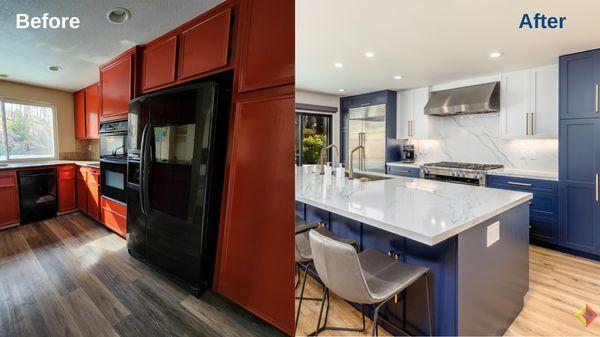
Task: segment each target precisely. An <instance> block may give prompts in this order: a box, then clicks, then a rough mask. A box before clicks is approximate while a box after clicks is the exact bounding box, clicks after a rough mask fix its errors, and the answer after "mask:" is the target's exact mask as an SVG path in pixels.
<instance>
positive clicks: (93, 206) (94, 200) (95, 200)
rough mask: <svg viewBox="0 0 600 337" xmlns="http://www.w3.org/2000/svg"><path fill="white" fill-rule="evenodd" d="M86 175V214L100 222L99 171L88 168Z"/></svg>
mask: <svg viewBox="0 0 600 337" xmlns="http://www.w3.org/2000/svg"><path fill="white" fill-rule="evenodd" d="M87 173H88V175H87V190H88V194H87V214H88V215H89V216H91V217H92V218H94V219H96V220H100V171H99V170H98V169H94V168H88V172H87Z"/></svg>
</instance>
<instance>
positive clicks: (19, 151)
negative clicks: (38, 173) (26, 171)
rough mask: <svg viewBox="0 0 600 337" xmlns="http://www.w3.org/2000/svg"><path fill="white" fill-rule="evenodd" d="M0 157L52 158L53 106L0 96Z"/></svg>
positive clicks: (53, 154)
mask: <svg viewBox="0 0 600 337" xmlns="http://www.w3.org/2000/svg"><path fill="white" fill-rule="evenodd" d="M0 115H1V117H2V123H1V125H0V160H15V159H17V160H18V159H35V158H54V156H55V153H54V150H55V149H54V109H53V108H51V107H48V106H42V105H34V104H32V103H24V102H15V101H2V100H0Z"/></svg>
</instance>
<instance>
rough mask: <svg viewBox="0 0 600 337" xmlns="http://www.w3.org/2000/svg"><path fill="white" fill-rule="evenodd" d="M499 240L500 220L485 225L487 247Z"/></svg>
mask: <svg viewBox="0 0 600 337" xmlns="http://www.w3.org/2000/svg"><path fill="white" fill-rule="evenodd" d="M498 240H500V221H496V222H494V223H493V224H491V225H489V226H488V227H487V247H489V246H491V245H493V244H494V243H496V242H497V241H498Z"/></svg>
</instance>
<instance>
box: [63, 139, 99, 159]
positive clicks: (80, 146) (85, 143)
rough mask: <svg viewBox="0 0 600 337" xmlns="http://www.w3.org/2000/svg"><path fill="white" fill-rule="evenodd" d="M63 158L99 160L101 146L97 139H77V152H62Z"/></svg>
mask: <svg viewBox="0 0 600 337" xmlns="http://www.w3.org/2000/svg"><path fill="white" fill-rule="evenodd" d="M59 158H60V159H63V160H99V159H100V148H99V141H98V140H97V139H84V140H80V139H77V140H75V152H60V154H59Z"/></svg>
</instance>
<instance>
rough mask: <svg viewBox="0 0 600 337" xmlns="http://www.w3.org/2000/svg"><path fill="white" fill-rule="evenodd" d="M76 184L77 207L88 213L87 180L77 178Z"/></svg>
mask: <svg viewBox="0 0 600 337" xmlns="http://www.w3.org/2000/svg"><path fill="white" fill-rule="evenodd" d="M76 186H77V208H78V209H79V210H80V211H82V212H85V213H87V209H88V206H87V199H88V197H87V194H88V191H87V184H86V183H85V181H83V180H77V182H76Z"/></svg>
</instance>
